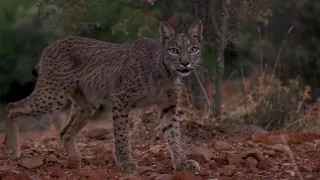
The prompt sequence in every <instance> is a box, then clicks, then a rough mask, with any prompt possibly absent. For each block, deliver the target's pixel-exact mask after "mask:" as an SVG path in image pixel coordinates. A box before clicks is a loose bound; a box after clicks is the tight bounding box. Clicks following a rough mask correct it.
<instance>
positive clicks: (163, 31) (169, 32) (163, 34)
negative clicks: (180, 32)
mask: <svg viewBox="0 0 320 180" xmlns="http://www.w3.org/2000/svg"><path fill="white" fill-rule="evenodd" d="M159 33H160V41H161V43H162V44H164V43H166V42H167V40H168V39H170V38H171V37H173V36H174V35H175V32H174V30H173V29H172V28H171V26H170V25H169V24H168V23H166V22H164V21H161V22H160V27H159Z"/></svg>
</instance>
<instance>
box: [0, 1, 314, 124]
mask: <svg viewBox="0 0 320 180" xmlns="http://www.w3.org/2000/svg"><path fill="white" fill-rule="evenodd" d="M196 18H200V19H201V20H202V21H203V23H204V25H205V44H204V46H205V51H204V53H203V59H204V62H205V63H204V68H203V69H199V70H198V71H197V72H196V73H195V74H196V75H197V76H195V75H192V76H190V77H189V78H187V79H185V81H186V84H187V87H189V88H191V89H192V94H193V103H194V105H195V106H196V107H197V108H198V109H205V108H207V109H210V112H211V113H212V114H214V115H215V116H216V117H220V118H221V117H227V118H228V119H232V120H234V121H238V122H247V123H256V124H259V125H261V126H263V127H266V128H280V127H285V126H286V125H288V124H289V125H290V126H289V127H292V128H293V127H294V126H293V125H296V124H297V123H293V124H292V122H296V121H299V122H300V124H301V122H305V121H306V120H310V121H312V122H313V123H312V126H314V125H315V123H316V122H317V121H318V118H317V117H313V116H312V118H310V117H311V116H308V117H309V118H306V116H305V114H308V113H309V114H310V113H311V110H309V111H307V113H306V110H305V109H304V107H305V106H304V104H305V103H304V102H305V100H306V99H309V98H308V96H309V95H310V94H311V97H312V98H313V97H317V96H318V95H317V87H318V84H319V83H320V82H319V81H320V79H319V77H320V72H319V71H320V67H319V66H320V60H319V57H320V2H319V1H317V0H286V1H275V0H255V1H253V0H241V1H239V0H175V1H169V0H95V1H92V0H77V1H76V0H40V1H36V0H15V1H8V0H0V100H1V101H0V108H1V110H2V112H4V110H5V106H6V104H7V103H8V102H11V101H17V100H20V99H22V98H24V97H26V96H27V95H29V94H30V93H31V92H32V90H33V86H34V84H35V81H36V79H35V78H34V77H33V76H32V74H31V70H32V68H33V67H34V66H35V65H36V64H37V62H38V60H39V57H40V55H41V52H42V50H43V49H44V48H45V47H46V46H47V45H49V44H50V43H52V42H54V41H55V40H58V39H59V38H62V37H65V36H68V35H77V36H84V37H90V38H94V39H99V40H103V41H109V42H118V43H122V42H128V41H132V40H134V39H136V38H138V37H141V36H147V37H154V38H156V37H157V36H158V30H157V28H158V25H159V22H160V21H161V20H165V21H168V22H169V23H170V24H171V25H172V26H173V27H174V28H175V29H176V30H177V31H185V30H186V28H187V27H188V26H189V25H190V24H191V23H192V22H193V20H194V19H196ZM297 76H299V77H300V78H299V79H296V77H297ZM258 77H260V78H258ZM230 84H232V85H230ZM306 85H310V88H308V89H307V91H306V89H305V86H306ZM310 92H311V93H310ZM275 94H276V95H275ZM289 105H290V106H289ZM279 108H280V109H279ZM226 112H228V113H227V115H226ZM293 112H295V113H296V114H298V115H296V114H294V113H293ZM0 116H2V117H4V113H2V114H0ZM290 122H291V123H290ZM298 124H299V123H298ZM302 124H304V123H302ZM299 128H300V129H301V126H299Z"/></svg>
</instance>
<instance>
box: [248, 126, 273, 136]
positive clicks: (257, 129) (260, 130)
mask: <svg viewBox="0 0 320 180" xmlns="http://www.w3.org/2000/svg"><path fill="white" fill-rule="evenodd" d="M246 129H247V130H248V131H249V132H251V133H262V134H268V131H267V130H265V129H263V128H262V127H260V126H257V125H254V124H251V125H248V126H247V128H246Z"/></svg>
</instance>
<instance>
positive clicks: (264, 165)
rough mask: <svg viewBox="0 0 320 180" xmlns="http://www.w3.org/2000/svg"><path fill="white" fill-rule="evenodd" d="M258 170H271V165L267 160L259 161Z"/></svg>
mask: <svg viewBox="0 0 320 180" xmlns="http://www.w3.org/2000/svg"><path fill="white" fill-rule="evenodd" d="M257 168H258V169H260V170H267V169H269V163H268V161H267V160H263V161H259V162H258V164H257Z"/></svg>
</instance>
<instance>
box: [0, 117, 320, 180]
mask: <svg viewBox="0 0 320 180" xmlns="http://www.w3.org/2000/svg"><path fill="white" fill-rule="evenodd" d="M105 127H108V126H106V125H105V123H104V122H100V123H99V124H97V123H94V124H91V125H89V126H88V127H87V128H86V129H85V130H84V131H83V132H82V133H81V135H80V136H79V138H78V141H77V144H78V146H79V148H80V150H81V152H82V154H83V158H82V159H81V160H79V159H77V158H74V157H69V158H66V154H65V152H64V150H63V149H62V146H61V143H60V141H59V138H58V136H57V133H56V131H54V130H53V129H54V128H51V129H49V130H47V131H45V132H39V131H29V132H22V133H21V138H22V150H23V155H22V158H21V159H19V160H15V161H9V160H8V159H7V158H6V157H5V155H4V146H3V145H2V144H1V145H0V158H1V159H0V179H2V180H15V179H17V180H29V179H32V180H42V179H43V180H47V179H59V180H67V179H72V180H73V179H77V180H78V179H79V180H85V179H88V180H89V179H91V180H104V179H107V180H108V179H110V180H112V179H119V180H139V179H142V180H149V179H150V180H151V179H152V180H171V179H172V180H209V179H211V180H215V179H217V180H226V179H230V180H231V179H232V180H237V179H241V180H242V179H250V180H253V179H261V180H264V179H266V180H271V179H279V180H284V179H290V180H291V179H292V180H293V179H299V180H301V179H309V180H311V179H312V180H316V179H320V135H317V134H310V133H298V132H292V131H288V130H280V131H273V132H267V131H264V130H262V129H261V128H259V127H256V126H248V127H247V128H243V129H237V130H233V131H232V132H228V133H222V132H220V131H217V130H212V129H210V128H207V129H205V128H201V126H200V125H198V126H192V127H193V128H192V130H190V131H188V133H185V138H184V142H186V144H185V145H184V146H185V149H186V151H187V153H188V156H189V157H190V158H191V159H195V160H197V161H198V162H200V164H201V167H202V169H201V171H200V172H198V173H190V172H174V170H173V169H172V165H171V159H170V154H169V152H168V150H167V149H166V147H165V146H164V142H163V138H162V137H161V136H159V137H157V138H155V140H150V138H147V137H148V133H147V132H146V131H144V130H141V131H140V132H136V133H135V134H132V149H133V157H134V158H135V159H136V160H137V161H138V163H139V165H140V168H139V169H138V170H136V171H134V172H127V173H121V172H118V171H117V169H116V168H115V161H114V158H113V155H112V141H113V139H112V134H111V129H110V128H105ZM195 132H197V133H195ZM143 134H144V135H143ZM191 134H192V136H193V137H190V136H191ZM194 134H197V137H194ZM3 137H4V136H3V134H0V141H1V142H3ZM142 137H143V138H142Z"/></svg>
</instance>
